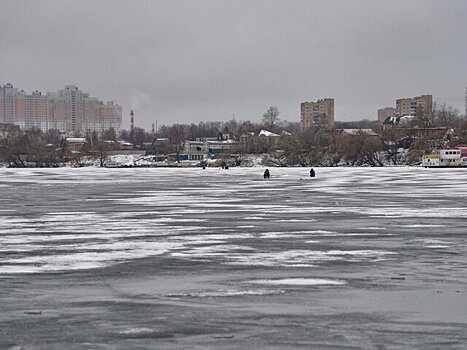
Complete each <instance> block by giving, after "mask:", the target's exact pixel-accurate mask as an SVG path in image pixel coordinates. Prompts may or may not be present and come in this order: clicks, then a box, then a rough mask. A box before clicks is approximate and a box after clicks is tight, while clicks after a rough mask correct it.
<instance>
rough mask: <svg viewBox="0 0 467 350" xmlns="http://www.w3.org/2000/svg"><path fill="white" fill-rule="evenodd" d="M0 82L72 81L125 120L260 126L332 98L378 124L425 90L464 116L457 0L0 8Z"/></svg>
mask: <svg viewBox="0 0 467 350" xmlns="http://www.w3.org/2000/svg"><path fill="white" fill-rule="evenodd" d="M1 8H2V10H1V11H0V52H1V53H2V54H1V55H0V83H5V82H10V81H11V82H12V83H14V84H15V85H16V86H18V87H20V88H23V89H25V90H28V91H31V90H35V89H40V90H43V91H50V90H57V89H59V88H61V87H62V86H63V85H65V84H76V85H78V86H79V87H80V88H81V89H83V90H85V91H87V92H89V93H90V94H91V95H93V96H96V97H99V98H101V99H104V100H116V101H117V102H119V103H120V104H122V105H123V111H124V117H125V119H126V120H125V125H126V126H128V119H129V118H128V113H129V110H130V108H131V103H132V99H133V102H134V96H135V91H137V92H138V93H140V94H142V95H144V96H147V98H146V99H145V101H144V103H140V104H139V106H138V108H137V110H136V122H137V123H140V125H141V126H143V127H145V128H149V127H150V125H151V123H152V122H154V119H158V121H159V124H161V123H172V122H179V123H180V122H187V123H188V122H198V121H201V120H205V121H206V120H226V119H229V118H231V117H232V114H234V113H235V115H236V117H237V118H238V119H243V120H246V119H250V120H258V121H259V120H260V118H261V115H262V113H263V112H264V111H265V110H266V109H267V108H268V106H270V105H277V106H278V107H279V109H280V110H281V111H282V114H281V116H282V117H285V118H287V119H289V120H296V121H298V120H299V103H300V102H301V101H304V100H314V99H317V98H321V97H329V96H331V97H334V98H335V99H336V120H357V119H362V118H370V119H374V118H376V109H377V108H379V107H383V106H386V105H391V104H394V100H395V99H396V98H399V97H404V96H415V95H417V94H421V93H432V94H433V95H434V96H435V97H437V96H439V97H443V98H447V99H448V100H446V102H447V103H448V104H452V105H454V106H455V107H456V108H458V109H460V110H463V107H464V106H463V97H464V95H463V93H464V91H465V86H466V85H467V73H466V71H465V62H466V59H467V42H466V40H465V37H467V28H466V24H465V23H466V21H465V17H466V15H467V3H466V2H465V1H462V0H457V1H456V0H451V1H442V2H441V1H435V0H433V1H421V0H420V1H416V0H409V1H404V0H399V1H397V0H396V1H367V0H354V1H344V0H340V1H338V0H334V1H300V0H298V1H269V0H268V1H265V0H264V1H245V0H240V1H214V0H212V1H208V0H199V1H181V0H175V1H168V0H167V1H149V0H148V1H111V0H101V1H61V0H60V1H58V0H57V1H55V0H53V1H52V0H44V1H40V2H31V1H25V0H19V1H13V0H4V1H3V2H2V4H1Z"/></svg>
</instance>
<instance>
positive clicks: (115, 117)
mask: <svg viewBox="0 0 467 350" xmlns="http://www.w3.org/2000/svg"><path fill="white" fill-rule="evenodd" d="M0 122H3V123H6V124H15V125H18V126H19V127H20V128H21V129H26V130H28V129H32V128H38V129H41V130H42V131H44V132H46V131H48V130H61V131H66V132H67V133H69V134H70V135H74V134H81V135H85V134H86V133H87V132H97V133H101V132H103V131H105V130H109V129H110V128H113V129H115V130H116V131H117V132H118V131H119V130H120V129H121V125H122V107H121V106H120V105H118V104H116V103H115V102H106V103H104V102H102V101H99V100H98V99H97V98H94V97H90V96H89V94H87V93H84V92H82V91H81V90H79V89H78V87H77V86H74V85H66V86H65V89H63V90H58V91H57V92H49V93H47V95H43V94H42V93H41V92H40V91H35V92H33V93H32V94H26V93H25V92H24V91H22V90H21V91H19V90H18V89H16V88H14V87H13V85H12V84H5V85H4V86H3V87H0Z"/></svg>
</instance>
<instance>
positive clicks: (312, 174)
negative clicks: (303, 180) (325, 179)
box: [310, 168, 315, 177]
mask: <svg viewBox="0 0 467 350" xmlns="http://www.w3.org/2000/svg"><path fill="white" fill-rule="evenodd" d="M310 177H315V171H314V170H313V168H311V170H310Z"/></svg>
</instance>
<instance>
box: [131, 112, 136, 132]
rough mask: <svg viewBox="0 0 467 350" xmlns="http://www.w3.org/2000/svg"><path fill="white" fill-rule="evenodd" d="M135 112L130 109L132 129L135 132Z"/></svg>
mask: <svg viewBox="0 0 467 350" xmlns="http://www.w3.org/2000/svg"><path fill="white" fill-rule="evenodd" d="M134 116H135V114H134V113H133V110H131V111H130V131H131V133H133V132H134V131H135V118H134Z"/></svg>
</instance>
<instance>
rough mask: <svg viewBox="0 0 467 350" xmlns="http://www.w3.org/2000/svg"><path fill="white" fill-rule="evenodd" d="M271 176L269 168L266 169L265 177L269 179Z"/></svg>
mask: <svg viewBox="0 0 467 350" xmlns="http://www.w3.org/2000/svg"><path fill="white" fill-rule="evenodd" d="M269 176H270V175H269V170H268V169H266V170H265V171H264V178H265V179H269Z"/></svg>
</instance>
